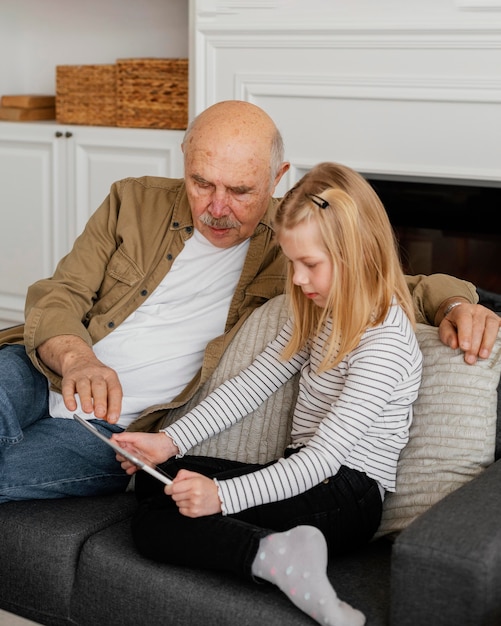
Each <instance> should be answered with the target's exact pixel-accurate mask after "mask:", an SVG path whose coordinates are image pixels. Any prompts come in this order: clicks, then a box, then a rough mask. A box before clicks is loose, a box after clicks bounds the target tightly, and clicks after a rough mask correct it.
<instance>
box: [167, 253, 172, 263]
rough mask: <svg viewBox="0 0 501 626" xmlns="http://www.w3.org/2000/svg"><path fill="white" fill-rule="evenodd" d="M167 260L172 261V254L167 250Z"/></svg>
mask: <svg viewBox="0 0 501 626" xmlns="http://www.w3.org/2000/svg"><path fill="white" fill-rule="evenodd" d="M167 260H168V261H172V254H171V253H170V252H169V254H168V255H167Z"/></svg>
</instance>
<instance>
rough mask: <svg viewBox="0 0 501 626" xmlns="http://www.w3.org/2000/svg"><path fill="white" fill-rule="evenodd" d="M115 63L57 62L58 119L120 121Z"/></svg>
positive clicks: (64, 121) (95, 123) (108, 123)
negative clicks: (118, 119) (70, 63)
mask: <svg viewBox="0 0 501 626" xmlns="http://www.w3.org/2000/svg"><path fill="white" fill-rule="evenodd" d="M116 75H117V68H116V65H58V66H57V67H56V120H57V121H58V122H60V123H62V124H86V125H89V126H116V125H117V87H116V83H117V81H116Z"/></svg>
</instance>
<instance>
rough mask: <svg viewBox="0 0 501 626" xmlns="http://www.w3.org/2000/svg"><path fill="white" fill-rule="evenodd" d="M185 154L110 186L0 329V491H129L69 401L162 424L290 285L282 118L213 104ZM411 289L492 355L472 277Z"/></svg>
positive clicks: (89, 413) (464, 344) (460, 337)
mask: <svg viewBox="0 0 501 626" xmlns="http://www.w3.org/2000/svg"><path fill="white" fill-rule="evenodd" d="M183 153H184V159H185V178H184V180H170V179H164V178H150V177H144V178H137V179H134V178H129V179H125V180H122V181H119V182H117V183H115V184H113V185H112V187H111V191H110V194H109V196H108V197H107V198H106V199H105V201H104V202H103V204H102V205H101V206H100V207H99V208H98V209H97V211H96V212H95V213H94V215H93V216H92V217H91V218H90V220H89V222H88V224H87V226H86V228H85V230H84V232H83V233H82V234H81V236H80V237H79V238H78V239H77V240H76V242H75V245H74V247H73V250H72V251H71V252H70V253H69V254H68V255H67V256H66V257H64V258H63V259H62V260H61V261H60V263H59V265H58V267H57V269H56V271H55V273H54V275H53V276H52V277H51V278H50V279H44V280H40V281H38V282H37V283H35V284H34V285H33V286H32V287H30V289H29V291H28V295H27V302H26V322H25V325H24V329H23V328H22V327H18V328H16V329H13V330H11V331H7V332H4V333H3V334H0V341H1V342H3V343H4V344H5V345H4V346H3V347H2V349H0V502H5V501H8V500H20V499H30V498H51V497H64V496H70V495H91V494H98V493H107V492H112V491H116V490H120V489H124V488H125V486H126V484H127V481H128V476H127V475H126V474H125V473H124V472H123V471H122V470H121V468H120V465H119V463H118V462H117V461H116V459H115V455H114V453H113V451H112V450H111V449H110V450H109V451H108V450H103V447H102V446H101V445H100V442H99V441H98V440H97V439H96V438H94V437H93V436H92V435H90V434H88V433H87V432H86V431H84V429H82V428H81V427H80V426H79V425H78V424H76V422H75V421H74V420H73V419H71V417H72V415H73V413H74V412H78V413H80V414H81V415H83V416H85V417H86V418H87V419H92V420H93V423H94V424H95V425H96V427H97V428H98V429H99V430H100V431H101V432H105V433H106V434H107V435H108V436H109V435H110V434H111V433H112V432H120V431H122V430H123V429H125V428H131V429H135V430H156V429H157V428H158V427H159V426H160V424H161V420H162V417H163V416H164V415H165V412H166V411H167V410H168V409H169V408H171V407H175V406H180V405H183V404H184V403H185V402H187V401H188V399H189V398H191V397H192V395H193V394H194V393H195V391H196V390H197V389H198V388H199V387H200V385H201V384H202V383H203V382H205V380H207V378H208V377H209V376H210V374H211V373H212V372H213V371H214V369H215V367H216V365H217V363H218V361H219V359H220V357H221V356H222V353H223V352H224V349H225V348H226V347H227V345H228V343H229V342H230V341H231V339H232V337H233V336H234V334H235V333H236V332H237V330H238V328H239V327H240V326H241V324H242V323H243V321H244V320H245V319H246V318H247V317H248V315H249V314H250V313H251V312H252V311H253V310H254V309H255V308H256V307H258V306H260V305H261V304H263V303H264V302H265V301H267V300H269V299H270V298H272V297H274V296H275V295H278V294H279V293H282V291H283V287H284V267H285V266H284V262H283V258H282V256H281V254H280V251H279V249H278V247H277V246H276V244H275V242H274V240H273V229H272V224H271V217H272V212H273V208H274V206H275V202H276V201H275V200H273V198H272V196H273V193H274V191H275V188H276V185H277V184H278V182H279V181H280V179H281V177H282V176H283V174H284V173H285V172H286V171H287V169H288V168H289V164H288V163H286V162H284V160H283V145H282V139H281V137H280V133H279V132H278V130H277V128H276V126H275V124H274V123H273V121H272V120H271V119H270V117H269V116H268V115H267V114H266V113H265V112H264V111H262V110H261V109H260V108H259V107H256V106H255V105H252V104H250V103H246V102H240V101H228V102H221V103H218V104H216V105H214V106H212V107H210V108H209V109H207V110H206V111H205V112H203V113H202V114H201V115H199V116H198V117H197V118H196V119H195V120H194V121H193V122H192V124H191V125H190V127H189V128H188V130H187V131H186V135H185V138H184V141H183ZM409 287H410V289H411V291H412V293H413V298H414V302H415V305H416V311H417V316H418V321H423V322H425V321H427V322H428V323H435V324H437V325H438V324H439V323H440V333H441V337H442V340H443V341H444V342H446V343H448V344H449V345H450V346H451V347H456V346H457V345H458V343H459V345H460V347H461V348H462V349H463V350H464V351H465V358H466V360H467V361H468V362H474V361H475V360H476V358H477V356H480V357H485V356H487V355H488V354H489V351H490V349H491V348H492V345H493V343H494V339H495V337H496V334H497V329H498V327H499V319H498V318H497V316H495V315H494V314H493V313H491V312H490V311H489V310H488V309H486V308H484V307H481V306H479V305H475V304H474V303H475V302H476V301H477V299H476V293H475V289H474V287H473V286H472V285H471V284H469V283H466V282H464V281H460V280H457V279H455V278H452V277H448V276H444V275H435V276H430V277H422V276H421V277H409ZM48 383H49V384H48ZM107 452H108V454H107Z"/></svg>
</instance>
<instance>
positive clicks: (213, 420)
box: [162, 321, 307, 456]
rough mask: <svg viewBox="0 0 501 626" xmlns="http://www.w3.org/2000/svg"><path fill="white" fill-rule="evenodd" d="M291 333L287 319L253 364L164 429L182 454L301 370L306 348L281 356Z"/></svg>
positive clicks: (256, 405) (229, 423) (268, 395)
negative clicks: (285, 356)
mask: <svg viewBox="0 0 501 626" xmlns="http://www.w3.org/2000/svg"><path fill="white" fill-rule="evenodd" d="M290 333H291V322H290V321H288V322H286V324H285V325H284V327H283V328H282V330H281V331H280V333H279V334H278V335H277V337H276V338H275V339H274V340H273V341H271V342H270V343H269V344H268V346H267V347H266V348H265V349H264V350H263V352H261V354H260V355H258V356H257V357H256V358H255V359H254V361H253V362H252V363H251V365H249V366H248V367H247V368H246V369H244V370H242V372H240V374H238V375H237V376H235V377H233V378H231V379H230V380H228V381H226V382H225V383H223V384H222V385H220V386H219V387H218V388H217V389H215V390H214V391H213V392H212V393H211V394H209V396H207V398H206V399H205V400H203V401H202V402H201V403H200V404H199V405H198V406H196V407H195V408H194V409H192V410H191V411H190V412H189V413H187V414H186V415H184V416H183V417H182V418H181V419H179V420H177V421H176V422H175V423H174V424H172V425H171V426H168V427H167V428H164V429H162V430H163V432H165V433H166V434H167V435H168V436H169V437H171V439H172V440H173V441H174V443H175V444H176V445H177V447H178V449H179V455H180V456H182V455H184V454H185V453H186V452H187V451H188V450H190V449H191V448H193V446H195V445H197V444H199V443H201V442H202V441H205V440H206V439H209V438H210V437H213V436H214V435H216V434H218V433H220V432H222V431H223V430H226V429H227V428H229V427H230V426H232V425H233V424H236V423H237V422H238V421H240V420H241V419H242V418H243V417H245V416H246V415H248V414H249V413H251V412H252V411H254V410H255V409H256V408H257V407H259V406H260V405H261V404H262V403H263V402H264V401H265V400H266V399H267V398H269V397H270V396H271V395H272V394H273V393H274V392H275V391H276V390H277V389H279V388H280V387H281V386H282V385H283V384H284V383H285V382H286V381H287V380H289V379H290V378H292V376H294V374H296V373H297V372H298V371H299V370H300V368H301V366H302V364H303V363H304V362H305V360H306V358H307V354H306V353H305V352H304V351H302V352H300V353H298V354H296V355H295V356H294V357H292V358H291V359H290V360H289V361H283V360H281V358H280V355H281V353H282V351H283V348H284V347H285V345H286V344H287V342H288V341H289V338H290Z"/></svg>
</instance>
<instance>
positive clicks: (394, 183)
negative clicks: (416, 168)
mask: <svg viewBox="0 0 501 626" xmlns="http://www.w3.org/2000/svg"><path fill="white" fill-rule="evenodd" d="M367 179H368V180H369V182H370V183H371V184H372V186H373V187H374V189H375V190H376V191H377V193H378V195H379V197H380V198H381V200H382V201H383V204H384V205H385V207H386V210H387V212H388V215H389V217H390V220H391V222H392V224H393V227H394V229H395V233H396V235H397V239H398V242H399V245H400V251H401V256H402V263H403V265H404V268H405V271H406V273H408V274H431V273H436V272H441V273H445V274H452V275H453V276H457V277H459V278H464V279H466V280H469V281H471V282H472V283H474V284H475V285H476V286H477V287H479V288H480V289H482V290H484V291H487V292H492V293H496V294H499V293H501V262H500V261H501V228H500V227H499V226H498V225H497V220H495V217H494V216H495V215H496V212H498V211H499V209H500V207H501V185H499V183H497V185H498V186H495V185H487V184H484V183H482V184H466V183H464V184H463V183H462V182H461V181H446V182H429V181H418V180H403V179H398V178H396V179H387V178H386V179H385V178H379V179H378V178H376V177H371V176H367Z"/></svg>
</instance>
